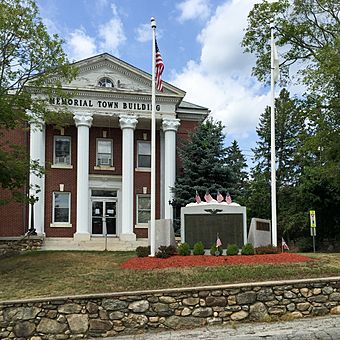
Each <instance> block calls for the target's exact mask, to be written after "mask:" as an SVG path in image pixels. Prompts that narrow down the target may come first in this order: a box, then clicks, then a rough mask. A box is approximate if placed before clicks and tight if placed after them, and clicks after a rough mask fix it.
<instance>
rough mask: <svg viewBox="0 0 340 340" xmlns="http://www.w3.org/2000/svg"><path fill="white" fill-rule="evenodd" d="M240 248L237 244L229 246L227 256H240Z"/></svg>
mask: <svg viewBox="0 0 340 340" xmlns="http://www.w3.org/2000/svg"><path fill="white" fill-rule="evenodd" d="M238 251H239V249H238V246H237V245H236V244H228V247H227V255H229V256H234V255H238Z"/></svg>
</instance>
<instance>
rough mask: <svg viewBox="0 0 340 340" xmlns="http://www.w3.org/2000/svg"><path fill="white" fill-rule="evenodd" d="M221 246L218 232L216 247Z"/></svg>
mask: <svg viewBox="0 0 340 340" xmlns="http://www.w3.org/2000/svg"><path fill="white" fill-rule="evenodd" d="M221 246H222V242H221V239H220V237H219V236H218V234H217V240H216V248H218V247H221Z"/></svg>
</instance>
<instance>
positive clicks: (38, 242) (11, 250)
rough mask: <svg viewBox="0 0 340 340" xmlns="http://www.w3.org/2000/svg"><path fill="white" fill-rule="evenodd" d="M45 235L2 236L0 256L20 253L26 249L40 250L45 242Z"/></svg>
mask: <svg viewBox="0 0 340 340" xmlns="http://www.w3.org/2000/svg"><path fill="white" fill-rule="evenodd" d="M43 241H44V239H43V237H40V236H28V237H25V238H3V239H1V238H0V258H1V257H6V256H10V255H13V254H18V253H20V252H22V251H26V250H38V249H40V248H41V246H42V244H43Z"/></svg>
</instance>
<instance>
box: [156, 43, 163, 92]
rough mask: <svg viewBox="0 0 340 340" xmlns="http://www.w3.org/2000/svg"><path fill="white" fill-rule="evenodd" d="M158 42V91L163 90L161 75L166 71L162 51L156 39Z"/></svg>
mask: <svg viewBox="0 0 340 340" xmlns="http://www.w3.org/2000/svg"><path fill="white" fill-rule="evenodd" d="M155 44H156V88H157V90H158V91H161V92H163V82H162V79H161V75H162V73H163V71H164V63H163V59H162V56H161V52H159V48H158V44H157V40H155Z"/></svg>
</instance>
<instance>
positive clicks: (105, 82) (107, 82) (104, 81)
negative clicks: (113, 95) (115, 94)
mask: <svg viewBox="0 0 340 340" xmlns="http://www.w3.org/2000/svg"><path fill="white" fill-rule="evenodd" d="M98 86H101V87H113V82H112V80H111V79H110V78H107V77H104V78H101V79H100V80H99V81H98Z"/></svg>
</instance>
